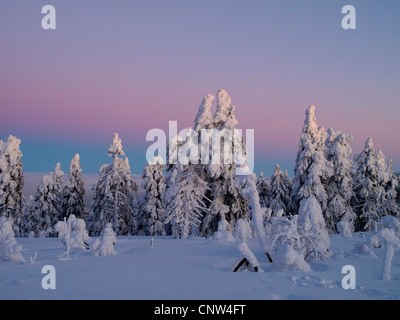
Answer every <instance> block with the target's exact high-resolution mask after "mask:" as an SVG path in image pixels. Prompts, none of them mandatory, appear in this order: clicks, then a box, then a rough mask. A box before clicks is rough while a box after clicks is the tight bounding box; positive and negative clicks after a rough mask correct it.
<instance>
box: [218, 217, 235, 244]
mask: <svg viewBox="0 0 400 320" xmlns="http://www.w3.org/2000/svg"><path fill="white" fill-rule="evenodd" d="M213 239H214V240H225V241H235V238H234V237H233V235H232V233H231V231H230V225H229V223H228V221H226V220H225V219H221V220H220V221H219V222H218V231H217V232H215V233H214V235H213Z"/></svg>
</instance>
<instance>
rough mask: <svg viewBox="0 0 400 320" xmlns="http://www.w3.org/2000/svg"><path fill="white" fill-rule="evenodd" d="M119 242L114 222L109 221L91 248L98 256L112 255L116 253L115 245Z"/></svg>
mask: <svg viewBox="0 0 400 320" xmlns="http://www.w3.org/2000/svg"><path fill="white" fill-rule="evenodd" d="M116 243H117V238H116V237H115V233H114V230H113V229H112V224H111V223H107V224H106V226H105V228H104V229H103V231H102V232H101V235H100V238H96V239H95V240H94V241H93V242H92V245H91V249H92V250H93V252H94V255H96V256H111V255H115V254H116V252H115V249H114V246H115V244H116Z"/></svg>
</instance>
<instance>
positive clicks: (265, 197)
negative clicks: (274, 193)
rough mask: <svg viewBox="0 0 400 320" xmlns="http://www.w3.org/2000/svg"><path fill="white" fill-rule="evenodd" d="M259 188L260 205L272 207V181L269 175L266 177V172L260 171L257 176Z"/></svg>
mask: <svg viewBox="0 0 400 320" xmlns="http://www.w3.org/2000/svg"><path fill="white" fill-rule="evenodd" d="M257 190H258V194H259V196H260V205H261V207H263V208H269V207H270V201H271V181H270V179H269V178H268V177H264V173H263V172H260V173H259V174H258V177H257Z"/></svg>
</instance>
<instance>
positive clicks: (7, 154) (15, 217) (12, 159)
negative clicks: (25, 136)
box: [0, 135, 24, 237]
mask: <svg viewBox="0 0 400 320" xmlns="http://www.w3.org/2000/svg"><path fill="white" fill-rule="evenodd" d="M20 144H21V140H19V139H17V138H16V137H14V136H11V135H10V136H9V137H8V139H7V141H5V142H3V141H0V216H5V217H6V218H7V219H9V221H10V223H11V225H12V228H13V231H14V233H15V234H16V236H17V237H19V236H21V231H20V225H21V219H22V210H23V207H24V196H23V194H22V188H23V187H24V172H23V169H22V161H21V158H22V152H21V151H20Z"/></svg>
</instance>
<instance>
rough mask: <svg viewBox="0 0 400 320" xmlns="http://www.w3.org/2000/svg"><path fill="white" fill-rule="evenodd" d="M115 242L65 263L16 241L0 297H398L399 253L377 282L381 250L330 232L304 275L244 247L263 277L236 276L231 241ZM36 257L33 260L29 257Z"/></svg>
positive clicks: (42, 247)
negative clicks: (324, 254)
mask: <svg viewBox="0 0 400 320" xmlns="http://www.w3.org/2000/svg"><path fill="white" fill-rule="evenodd" d="M153 238H154V246H153V247H151V246H150V240H151V237H139V236H134V237H118V238H117V244H116V246H115V249H116V252H117V254H116V255H115V256H107V257H96V256H94V255H92V254H91V253H88V252H76V251H71V254H70V256H71V259H72V260H69V261H59V260H57V257H59V256H60V255H61V254H62V252H63V251H64V248H63V245H62V243H61V242H60V241H59V240H58V239H49V238H47V239H38V238H35V239H17V241H18V244H19V245H22V246H23V248H22V252H21V253H22V255H23V256H24V257H25V259H26V260H27V261H28V262H27V263H25V264H22V263H18V262H12V261H0V275H1V276H0V299H79V300H82V299H83V300H88V299H96V300H98V299H121V300H124V299H134V300H270V299H279V300H286V299H290V300H297V299H351V300H354V299H357V300H359V299H360V300H361V299H362V300H364V299H374V300H375V299H385V300H386V299H390V300H392V299H393V300H397V299H400V256H399V253H398V252H395V254H394V258H393V261H392V270H391V275H392V277H391V279H392V280H386V281H385V280H382V259H383V258H382V257H383V255H384V252H385V249H371V250H372V251H373V252H374V253H375V255H376V257H374V256H372V255H362V254H358V253H354V252H352V251H353V249H354V247H355V246H357V245H359V244H364V243H366V239H367V235H365V237H364V238H362V237H359V236H358V235H357V234H354V235H353V237H352V238H347V239H345V238H343V237H341V236H340V235H331V236H330V241H331V250H332V251H333V252H334V254H333V256H332V257H331V258H330V260H327V261H320V262H310V263H309V265H310V267H311V271H310V272H300V271H279V272H277V271H275V269H274V267H273V264H270V263H269V262H268V260H267V258H266V256H265V255H264V254H263V252H261V249H260V246H259V244H258V243H257V240H256V239H250V240H249V241H248V246H249V248H250V249H251V250H252V251H253V253H254V255H255V256H256V258H257V259H258V261H259V263H260V267H261V269H262V270H263V271H264V272H263V273H254V272H237V273H233V272H232V268H233V267H234V265H235V264H237V263H238V261H239V260H240V259H241V258H242V257H241V255H240V252H239V251H238V250H237V248H236V246H237V242H227V241H216V240H211V239H204V238H187V239H183V240H175V239H172V238H171V237H153ZM35 252H37V256H36V260H35V261H34V262H33V263H29V260H30V259H29V258H30V257H33V256H34V255H35ZM45 265H53V266H54V267H55V269H56V289H55V290H44V289H42V287H41V281H42V278H43V277H44V276H45V274H42V273H41V270H42V267H43V266H45ZM345 265H353V266H354V267H355V270H356V289H355V290H350V289H349V290H344V289H343V288H342V285H341V282H342V279H343V277H344V276H345V275H346V274H342V273H341V271H342V267H343V266H345Z"/></svg>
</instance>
